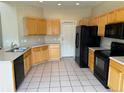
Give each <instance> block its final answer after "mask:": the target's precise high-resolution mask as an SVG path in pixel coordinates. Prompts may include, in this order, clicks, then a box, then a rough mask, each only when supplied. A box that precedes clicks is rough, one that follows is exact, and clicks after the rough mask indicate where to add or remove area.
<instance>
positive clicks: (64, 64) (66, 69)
mask: <svg viewBox="0 0 124 93" xmlns="http://www.w3.org/2000/svg"><path fill="white" fill-rule="evenodd" d="M64 65H65V68H66V72H67V76H68V78H69V74H68V70H67V66H66V64H65V63H64ZM69 82H70V85H71V86H70V87H71V89H72V92H73V88H72V84H71V80H70V78H69Z"/></svg>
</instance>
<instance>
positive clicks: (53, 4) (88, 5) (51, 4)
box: [9, 1, 105, 8]
mask: <svg viewBox="0 0 124 93" xmlns="http://www.w3.org/2000/svg"><path fill="white" fill-rule="evenodd" d="M104 2H105V1H43V2H40V1H11V2H9V3H14V4H26V5H33V6H36V7H43V8H46V7H50V8H55V7H63V8H76V7H77V8H78V7H82V8H93V7H95V6H97V5H100V4H102V3H104ZM58 3H61V4H62V5H61V6H58V5H57V4H58ZM76 3H79V4H80V5H78V6H77V5H76Z"/></svg>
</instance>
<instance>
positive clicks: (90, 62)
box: [88, 49, 94, 72]
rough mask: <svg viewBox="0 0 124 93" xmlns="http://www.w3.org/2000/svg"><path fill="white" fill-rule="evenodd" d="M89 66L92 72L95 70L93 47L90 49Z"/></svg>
mask: <svg viewBox="0 0 124 93" xmlns="http://www.w3.org/2000/svg"><path fill="white" fill-rule="evenodd" d="M88 66H89V68H90V70H91V72H93V71H94V51H93V50H91V49H89V56H88Z"/></svg>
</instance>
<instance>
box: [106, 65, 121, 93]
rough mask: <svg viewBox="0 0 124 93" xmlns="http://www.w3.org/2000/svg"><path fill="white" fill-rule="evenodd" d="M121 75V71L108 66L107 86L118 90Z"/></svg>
mask: <svg viewBox="0 0 124 93" xmlns="http://www.w3.org/2000/svg"><path fill="white" fill-rule="evenodd" d="M121 77H122V72H121V71H119V70H117V69H115V68H113V67H112V66H110V67H109V80H108V86H109V87H110V89H112V91H120V88H121Z"/></svg>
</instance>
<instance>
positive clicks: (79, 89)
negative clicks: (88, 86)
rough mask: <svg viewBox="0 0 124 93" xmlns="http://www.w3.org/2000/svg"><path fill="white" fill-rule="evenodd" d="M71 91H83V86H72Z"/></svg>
mask: <svg viewBox="0 0 124 93" xmlns="http://www.w3.org/2000/svg"><path fill="white" fill-rule="evenodd" d="M72 89H73V92H84V89H83V87H72Z"/></svg>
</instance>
